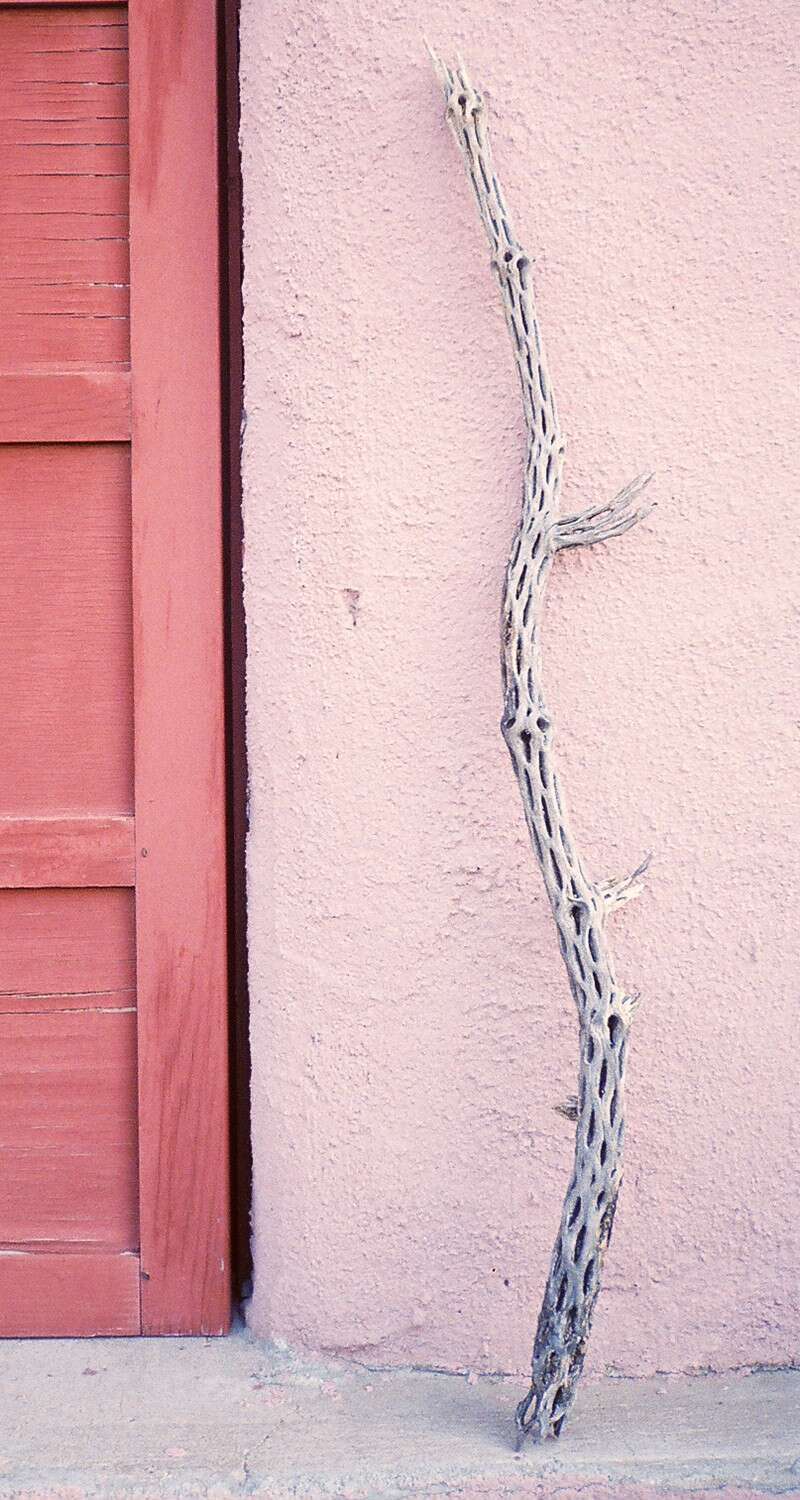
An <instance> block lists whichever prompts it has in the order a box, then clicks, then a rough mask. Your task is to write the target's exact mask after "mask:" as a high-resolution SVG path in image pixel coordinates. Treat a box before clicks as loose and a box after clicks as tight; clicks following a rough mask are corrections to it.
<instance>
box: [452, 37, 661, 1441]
mask: <svg viewBox="0 0 800 1500" xmlns="http://www.w3.org/2000/svg"><path fill="white" fill-rule="evenodd" d="M431 56H432V60H433V63H434V67H435V69H436V72H437V75H438V77H439V81H440V83H441V85H442V88H443V91H444V96H445V101H446V117H447V120H448V122H449V124H450V126H451V128H452V131H453V134H454V136H455V138H456V141H457V142H458V145H459V147H460V149H461V152H462V155H463V157H464V161H465V165H466V168H467V172H468V175H469V178H470V181H471V183H472V187H473V190H474V193H475V198H476V200H477V204H478V209H479V212H480V216H481V219H482V221H483V225H484V228H485V230H486V234H487V236H488V239H489V244H490V247H491V255H492V267H493V269H494V271H495V274H496V276H497V280H498V282H499V286H500V292H501V296H502V300H503V307H504V311H505V315H506V321H507V323H508V328H509V331H510V334H511V342H512V348H513V352H514V358H515V360H516V364H517V369H518V371H519V377H520V382H521V385H522V402H523V408H524V413H525V423H526V428H527V447H526V462H525V473H524V481H523V497H522V515H521V519H520V524H519V527H518V529H517V532H516V535H515V537H514V541H513V545H512V549H511V557H510V560H509V563H508V568H507V572H506V580H505V594H504V601H503V613H502V664H503V691H504V698H505V702H504V711H503V718H502V726H501V727H502V732H503V736H504V739H505V741H506V744H507V746H508V749H509V752H510V754H511V760H512V764H513V766H514V771H515V774H516V777H517V781H518V783H519V788H520V792H521V796H522V803H523V807H524V811H525V818H526V822H527V825H528V830H529V833H530V837H531V842H532V844H533V847H534V850H535V852H536V855H537V858H538V860H539V863H540V865H541V868H542V874H543V876H544V883H545V887H546V889H547V894H548V897H549V899H550V905H551V908H552V912H553V917H554V919H555V924H556V928H557V931H558V941H559V945H560V948H561V953H562V956H563V959H564V963H565V965H566V969H567V974H568V976H569V982H570V987H571V990H572V995H573V998H574V1000H575V1004H576V1007H577V1011H578V1022H579V1031H580V1068H579V1095H578V1097H577V1099H575V1100H568V1101H567V1103H566V1104H563V1105H556V1108H557V1109H558V1110H559V1112H560V1113H562V1114H564V1115H566V1116H567V1118H570V1119H574V1120H576V1122H577V1128H576V1140H575V1161H574V1167H573V1171H572V1176H571V1178H570V1182H569V1187H568V1189H567V1193H566V1198H565V1201H564V1208H563V1212H562V1217H561V1225H560V1228H559V1231H558V1236H557V1239H556V1244H555V1249H554V1252H553V1258H552V1262H551V1265H550V1272H549V1276H548V1280H547V1286H546V1289H545V1293H544V1299H543V1302H542V1307H541V1311H540V1314H539V1321H538V1326H537V1330H536V1338H535V1343H534V1349H533V1361H532V1379H531V1386H530V1390H529V1391H528V1393H527V1395H526V1396H525V1398H524V1399H523V1400H522V1401H521V1402H520V1404H519V1406H518V1408H517V1414H516V1425H517V1440H518V1445H519V1444H521V1442H522V1441H523V1439H524V1438H525V1437H526V1436H530V1437H531V1438H532V1439H533V1441H534V1442H541V1441H542V1440H543V1439H545V1438H548V1437H557V1436H558V1434H559V1432H560V1431H561V1427H562V1424H563V1422H564V1419H565V1417H566V1415H567V1412H568V1411H569V1408H570V1406H571V1404H572V1401H573V1398H574V1395H575V1389H576V1386H577V1383H578V1380H579V1379H580V1375H581V1371H582V1368H583V1362H584V1358H585V1353H586V1343H587V1339H588V1336H589V1331H590V1327H591V1321H592V1315H593V1312H594V1306H595V1302H596V1299H597V1295H598V1292H599V1290H600V1277H601V1271H602V1265H603V1258H604V1255H605V1251H606V1248H607V1246H608V1242H609V1239H610V1237H611V1229H612V1225H613V1222H614V1213H615V1210H616V1206H617V1198H618V1194H619V1190H620V1185H621V1182H622V1143H623V1134H624V1092H623V1091H624V1075H625V1059H626V1052H627V1045H628V1029H629V1026H630V1022H631V1018H632V1016H633V1014H634V1011H635V1009H636V1005H637V1003H638V996H632V995H629V994H627V993H626V992H625V990H624V989H623V988H622V987H621V986H620V985H619V984H618V982H617V979H616V976H615V972H614V966H613V962H612V958H611V953H610V950H609V945H608V937H607V932H606V919H607V917H608V916H609V915H610V913H611V912H613V911H615V910H616V909H617V908H618V907H620V906H621V905H623V903H624V902H626V901H629V900H630V899H631V898H632V897H633V896H635V895H636V894H637V893H638V891H639V890H640V879H641V876H642V875H643V874H644V872H645V870H646V868H647V864H648V860H645V861H643V863H642V864H641V865H640V866H639V868H638V869H637V870H634V872H633V873H632V874H631V875H629V876H627V877H626V878H623V879H621V880H610V881H607V882H605V883H603V884H595V883H593V882H592V881H591V880H590V879H589V877H588V875H587V874H586V871H585V869H584V866H583V862H582V859H581V857H580V855H579V853H578V850H577V849H576V847H575V843H574V840H573V837H572V834H571V832H570V829H569V824H568V819H567V814H566V808H565V803H564V797H563V794H562V791H561V788H560V786H559V780H558V775H557V771H556V767H555V763H554V758H553V724H552V720H551V717H550V713H549V711H548V709H547V706H546V703H545V699H544V695H543V690H542V670H541V654H540V640H539V636H540V627H541V617H542V608H543V603H544V594H545V589H546V586H547V580H548V576H549V573H550V568H551V566H552V562H553V558H554V557H555V555H556V553H557V552H559V551H562V550H564V549H566V548H569V547H579V546H589V545H591V544H593V543H595V542H605V541H608V540H610V539H611V538H612V537H616V536H621V535H622V533H623V532H625V531H627V530H628V529H629V528H630V527H631V526H634V525H635V524H636V522H637V521H640V520H641V519H642V518H643V517H644V516H645V515H647V514H648V512H649V510H650V509H651V507H650V506H648V505H641V504H637V502H638V501H639V499H640V496H641V494H642V491H643V490H644V488H645V486H646V485H647V484H648V483H649V480H650V478H651V476H650V475H649V474H646V475H642V476H641V477H640V478H638V479H635V480H633V482H632V483H631V484H629V485H627V486H626V488H625V489H623V490H621V491H620V493H619V494H618V495H617V496H616V498H615V499H613V500H611V501H609V502H607V503H605V504H599V505H596V506H594V507H591V508H589V509H588V510H584V511H583V512H582V513H580V514H577V515H572V516H563V517H559V515H558V499H559V491H560V486H561V474H562V465H563V460H564V445H563V442H562V440H561V434H560V430H559V424H558V414H557V411H556V404H555V400H554V396H553V388H552V384H551V381H550V375H549V372H548V368H547V362H546V358H545V353H544V347H543V344H542V339H541V334H540V330H539V324H538V320H537V317H536V310H535V306H534V299H533V288H532V278H531V263H530V260H529V258H528V256H527V255H526V254H525V251H524V250H523V249H522V248H521V246H520V245H519V244H518V242H517V240H516V238H515V236H514V233H513V230H512V227H511V221H510V218H509V214H508V210H507V208H506V205H505V201H504V198H503V192H502V189H501V186H500V182H499V180H498V177H497V173H496V172H495V169H494V165H493V163H492V155H491V150H490V146H489V138H488V134H487V128H486V119H485V109H484V104H483V100H482V98H481V95H480V94H479V93H478V92H477V90H476V89H475V88H474V87H473V86H472V84H471V83H470V80H469V78H468V76H467V73H466V71H465V69H464V67H463V64H460V63H459V65H458V66H457V67H454V68H453V67H448V66H446V65H445V64H444V63H442V62H441V61H440V60H439V59H438V58H437V57H436V56H435V55H434V54H433V53H432V54H431Z"/></svg>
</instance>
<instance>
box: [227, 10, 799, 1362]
mask: <svg viewBox="0 0 800 1500" xmlns="http://www.w3.org/2000/svg"><path fill="white" fill-rule="evenodd" d="M792 12H793V7H792V6H791V4H790V3H789V0H777V3H774V4H772V5H769V6H758V5H757V6H753V5H752V3H750V0H748V3H744V0H678V3H675V4H670V5H665V4H663V3H662V0H596V3H592V4H584V3H581V0H553V3H548V4H539V3H537V4H535V5H521V4H513V3H510V0H488V3H487V0H457V3H456V0H425V3H423V0H403V3H402V4H401V3H399V0H398V3H395V0H384V3H379V4H374V5H367V4H361V3H352V0H314V3H313V4H311V3H308V0H304V3H299V4H298V3H297V0H274V3H272V4H270V5H264V4H263V0H243V7H242V56H243V64H242V108H243V126H242V138H243V159H244V176H245V196H246V226H245V233H246V244H245V250H246V283H245V309H246V358H247V373H246V407H247V429H246V436H245V446H244V479H245V509H246V602H247V615H248V633H249V755H250V776H251V817H252V828H251V834H250V844H249V882H250V955H251V980H252V1001H253V1018H252V1042H253V1063H254V1074H253V1130H254V1146H255V1213H254V1219H255V1225H254V1227H255V1259H256V1280H255V1295H254V1298H253V1302H252V1306H251V1309H250V1321H251V1324H252V1326H253V1327H254V1329H256V1330H257V1331H258V1332H259V1333H261V1334H270V1335H273V1336H278V1337H281V1338H284V1339H286V1340H288V1341H289V1342H290V1343H291V1344H293V1345H295V1346H309V1347H314V1348H324V1349H327V1350H335V1351H337V1352H341V1351H347V1352H353V1353H355V1354H356V1355H357V1356H358V1357H359V1358H364V1359H368V1360H370V1361H375V1362H386V1363H392V1362H413V1363H421V1364H426V1365H438V1366H447V1367H469V1368H475V1369H504V1370H515V1369H521V1368H523V1367H524V1366H525V1365H526V1364H527V1361H528V1356H529V1348H530V1341H531V1331H532V1325H533V1321H534V1316H535V1311H536V1308H537V1306H538V1298H539V1295H540V1292H541V1288H542V1284H543V1279H544V1276H545V1272H546V1267H547V1261H548V1258H549V1254H550V1248H551V1243H552V1239H553V1235H554V1231H555V1227H556V1223H557V1219H558V1213H559V1208H560V1201H561V1195H562V1191H563V1188H564V1185H565V1182H566V1178H567V1174H568V1170H569V1162H570V1156H571V1130H570V1127H569V1125H568V1124H567V1123H566V1122H565V1121H564V1120H562V1119H561V1118H560V1116H558V1115H557V1114H556V1113H555V1112H554V1109H553V1106H554V1104H555V1103H557V1102H558V1101H560V1100H563V1099H564V1098H565V1097H566V1096H567V1095H568V1094H569V1093H571V1092H572V1091H573V1089H574V1073H575V1066H576V1041H575V1023H574V1013H573V1010H572V1006H571V1002H570V1000H569V997H568V991H567V986H566V980H565V976H564V973H563V971H562V967H561V962H560V958H559V954H558V950H557V946H556V941H555V936H554V932H553V929H552V924H551V920H550V917H549V915H548V912H547V910H546V907H545V901H544V897H543V892H542V887H541V882H540V878H539V874H538V870H537V869H536V867H535V865H534V862H533V858H532V856H531V853H530V851H529V848H528V845H527V842H526V835H525V832H524V828H523V822H522V814H521V809H520V804H519V798H518V794H517V790H516V787H515V785H514V782H513V779H512V775H511V770H510V766H509V764H508V759H507V756H506V752H505V750H504V747H503V744H502V741H501V739H500V736H499V732H498V720H499V712H500V692H499V679H498V645H497V623H498V599H499V590H500V584H501V576H502V571H503V567H504V563H505V558H506V554H507V549H508V544H509V539H510V536H511V532H512V528H513V525H514V521H515V516H516V513H517V508H518V492H519V485H520V469H521V457H522V451H523V449H522V426H521V413H520V401H519V395H518V390H517V382H516V375H515V372H514V368H513V363H512V359H511V354H510V349H509V347H508V339H507V333H506V330H505V326H504V324H503V319H502V315H501V310H500V305H499V300H498V296H497V292H496V289H495V285H494V282H493V278H492V276H491V274H490V271H489V267H488V262H487V251H486V246H485V243H484V240H483V237H482V233H481V231H480V227H479V224H478V221H477V216H476V211H475V207H474V204H473V202H472V201H471V197H470V193H469V190H468V184H467V181H466V178H465V175H464V172H463V169H462V165H461V162H460V160H459V157H458V153H457V151H456V148H455V145H454V143H453V141H452V140H451V138H450V135H449V133H448V132H447V130H446V127H445V125H444V123H443V120H442V108H441V102H440V98H439V95H438V92H437V87H436V84H435V82H434V79H433V76H432V73H431V70H430V67H429V64H428V60H427V57H426V54H425V52H424V48H423V44H422V37H423V33H424V34H426V35H427V36H429V37H430V39H431V41H432V42H433V43H434V44H435V45H436V46H437V47H439V48H440V49H441V50H443V51H446V52H451V53H452V52H457V51H461V52H463V54H464V56H465V58H466V59H467V61H468V63H469V65H470V66H471V69H472V72H473V74H474V76H475V79H476V81H477V82H479V83H480V84H481V85H482V86H483V87H484V89H485V92H486V94H487V95H488V99H489V103H490V106H491V109H492V118H493V129H494V139H495V151H496V158H497V162H498V166H499V169H500V171H501V173H502V174H503V177H504V181H505V185H506V190H507V196H508V199H509V201H510V204H511V205H512V206H513V211H514V216H515V220H516V227H517V232H518V234H519V237H520V239H521V240H522V241H523V243H524V244H525V245H526V247H527V248H528V249H529V250H530V252H531V253H532V254H533V256H534V257H535V260H536V277H537V286H538V295H539V303H540V311H541V317H542V323H543V327H544V333H545V337H546V339H547V343H548V347H549V355H550V364H551V369H552V373H553V378H554V381H555V385H556V392H557V396H558V400H559V403H560V408H561V415H562V422H563V426H564V428H565V431H566V435H567V442H568V448H567V483H566V491H565V496H564V503H565V506H566V507H568V508H570V509H573V508H579V506H580V504H581V503H582V502H586V503H588V501H590V500H592V501H593V500H597V499H600V498H603V497H606V496H610V495H611V494H612V493H613V492H614V491H615V490H616V489H617V488H619V487H620V485H621V484H622V483H624V482H625V481H626V480H627V479H629V478H631V477H632V476H633V475H634V474H636V473H637V472H639V471H640V470H642V469H643V468H646V467H652V468H654V469H655V470H656V471H657V476H658V477H657V481H656V489H655V497H656V498H657V499H658V501H659V508H658V510H657V511H656V512H655V514H654V515H653V517H652V518H651V519H650V520H649V521H648V522H646V523H645V525H644V526H643V527H641V528H640V529H637V530H636V531H634V532H632V533H631V534H630V535H629V536H627V537H625V538H624V539H622V540H621V541H618V542H616V543H612V544H611V545H609V546H606V547H602V548H596V549H594V550H592V551H591V552H588V553H582V552H571V553H569V554H566V555H565V556H564V557H563V558H562V559H561V560H560V561H559V562H558V564H557V566H556V569H555V570H554V576H553V581H552V584H551V589H550V596H549V607H548V617H547V638H546V646H545V660H546V675H547V683H548V688H549V693H550V697H551V701H552V706H553V709H554V712H555V715H556V716H557V724H558V728H559V738H558V743H559V747H560V757H561V763H562V768H563V780H564V783H565V785H566V788H567V791H568V794H569V799H570V803H571V807H572V811H573V816H574V822H575V826H576V832H577V833H578V834H579V836H580V838H581V840H582V844H583V848H584V851H585V853H586V857H587V861H588V862H589V864H590V867H591V868H593V869H594V870H595V872H596V873H597V875H598V876H600V877H602V876H606V875H611V874H615V873H620V872H622V871H624V870H626V868H628V867H631V866H632V865H634V864H635V863H637V862H638V860H639V858H640V857H641V855H642V853H643V852H644V851H645V850H648V849H651V850H652V851H653V855H654V865H653V870H652V876H651V879H650V882H649V888H648V891H647V894H646V897H645V898H644V899H643V900H641V901H640V902H638V903H636V904H635V905H634V906H632V907H629V908H627V909H626V911H625V912H624V913H622V914H621V915H620V916H619V918H617V919H616V921H617V928H616V950H617V955H618V961H619V968H620V970H621V973H622V974H623V976H625V977H628V978H629V979H630V982H631V984H632V985H633V986H634V987H638V988H640V989H641V991H642V995H643V1001H642V1008H641V1011H640V1015H639V1018H638V1020H637V1022H636V1025H635V1036H634V1040H633V1050H632V1058H631V1067H630V1075H629V1078H630V1085H629V1095H630V1125H629V1135H628V1149H627V1177H626V1183H625V1187H624V1189H623V1198H622V1202H621V1207H620V1213H619V1216H618V1220H617V1228H616V1230H615V1237H614V1242H613V1244H612V1248H611V1253H610V1256H609V1261H608V1270H607V1279H606V1289H605V1293H604V1295H603V1297H602V1299H601V1303H600V1305H599V1309H598V1315H597V1331H596V1338H595V1339H594V1344H593V1350H592V1359H593V1361H594V1367H595V1368H596V1369H597V1368H601V1367H607V1368H608V1367H612V1368H616V1369H619V1370H622V1371H625V1372H637V1371H649V1370H653V1369H664V1370H679V1369H688V1368H694V1367H698V1366H713V1367H723V1368H724V1367H730V1366H736V1365H741V1364H749V1363H752V1362H757V1361H775V1362H787V1361H792V1360H797V1359H800V1307H799V1306H798V1271H797V1268H798V1265H799V1264H800V1215H798V1211H797V1202H798V1190H799V1189H800V1168H799V1166H798V1148H800V1117H799V1115H798V1108H797V1098H798V1092H797V1091H798V1055H799V1052H800V1035H799V1034H798V1006H797V996H796V988H797V973H798V953H797V926H798V923H797V913H796V906H797V890H798V865H797V857H796V856H797V844H796V842H793V841H794V840H795V839H796V833H797V827H798V775H797V760H796V751H795V739H794V735H795V729H796V718H797V701H798V686H799V684H798V673H797V652H796V640H797V613H796V608H797V583H798V544H797V531H798V527H797V479H798V475H797V439H796V433H797V422H798V415H800V412H799V411H798V403H797V398H796V381H797V376H798V360H797V343H796V341H795V340H796V325H795V338H793V318H794V316H795V306H796V289H797V284H798V264H797V251H796V246H797V242H798V220H797V208H798V192H797V176H796V175H795V170H794V169H795V165H796V163H795V156H796V119H795V111H794V108H793V97H792V73H791V67H790V57H789V53H788V48H787V38H789V37H791V36H792V34H793V32H794V30H795V26H794V18H793V14H792ZM794 103H795V104H796V99H795V100H794ZM793 471H794V472H793Z"/></svg>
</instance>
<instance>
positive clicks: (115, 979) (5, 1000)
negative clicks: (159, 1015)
mask: <svg viewBox="0 0 800 1500" xmlns="http://www.w3.org/2000/svg"><path fill="white" fill-rule="evenodd" d="M135 976H136V947H135V937H134V903H133V893H132V892H131V891H130V890H125V889H124V888H123V887H120V888H119V889H116V890H95V889H92V888H89V889H87V890H76V889H66V890H8V891H0V1010H4V1011H5V1010H18V1009H24V1010H31V1009H37V1008H38V1009H40V1010H50V1009H61V1008H66V1009H76V1008H77V1009H80V1008H84V1009H85V1008H86V1007H87V1006H89V1007H91V1006H92V1005H98V1006H100V1005H102V1006H108V1005H109V1004H110V1003H112V1002H111V1000H110V998H109V997H113V1003H114V1004H115V1005H117V1006H118V1007H120V1008H127V1007H129V1006H131V1005H134V1004H135V994H136V991H135V983H136V977H135Z"/></svg>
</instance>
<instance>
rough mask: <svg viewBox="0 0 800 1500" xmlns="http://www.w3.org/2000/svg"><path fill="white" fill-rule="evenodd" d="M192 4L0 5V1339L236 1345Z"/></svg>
mask: <svg viewBox="0 0 800 1500" xmlns="http://www.w3.org/2000/svg"><path fill="white" fill-rule="evenodd" d="M216 113H217V105H216V15H215V5H214V0H130V3H129V5H128V6H125V5H108V4H99V3H95V0H83V3H81V4H69V3H66V4H65V3H53V0H47V3H39V4H30V3H26V0H22V3H21V0H5V3H0V642H2V645H1V647H0V704H1V705H2V711H0V1334H3V1335H12V1334H13V1335H26V1334H38V1335H43V1334H44V1335H50V1334H53V1335H55V1334H60V1335H73V1334H92V1333H120V1334H124V1333H139V1332H144V1333H179V1332H187V1333H191V1332H200V1331H204V1332H221V1331H223V1330H224V1329H225V1328H226V1327H227V1325H228V1309H229V1270H228V1204H227V1100H226V1083H225V1080H226V1076H227V1059H226V1051H227V1040H226V1032H227V1021H226V980H225V935H224V934H225V870H224V860H225V848H224V771H223V749H224V746H223V733H224V726H223V648H222V606H221V535H222V531H221V516H220V473H221V462H220V391H219V323H218V255H217V243H218V218H217V119H216Z"/></svg>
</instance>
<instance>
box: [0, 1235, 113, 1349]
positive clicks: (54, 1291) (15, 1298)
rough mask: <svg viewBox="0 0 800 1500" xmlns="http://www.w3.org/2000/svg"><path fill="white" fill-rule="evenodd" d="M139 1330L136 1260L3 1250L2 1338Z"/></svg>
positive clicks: (106, 1255)
mask: <svg viewBox="0 0 800 1500" xmlns="http://www.w3.org/2000/svg"><path fill="white" fill-rule="evenodd" d="M140 1329H141V1324H140V1319H139V1257H138V1255H132V1254H119V1253H116V1254H115V1253H108V1252H105V1253H95V1254H69V1253H63V1252H61V1253H58V1252H47V1253H46V1252H43V1251H38V1252H34V1253H28V1252H24V1251H5V1252H2V1251H0V1338H91V1337H93V1336H94V1337H98V1336H100V1335H102V1334H105V1335H113V1334H118V1335H123V1334H136V1333H139V1332H140Z"/></svg>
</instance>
